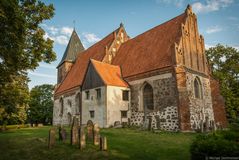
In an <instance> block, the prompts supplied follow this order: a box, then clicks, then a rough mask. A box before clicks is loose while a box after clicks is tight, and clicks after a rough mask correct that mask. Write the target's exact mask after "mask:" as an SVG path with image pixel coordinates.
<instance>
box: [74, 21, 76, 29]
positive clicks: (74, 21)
mask: <svg viewBox="0 0 239 160" xmlns="http://www.w3.org/2000/svg"><path fill="white" fill-rule="evenodd" d="M75 25H76V21H75V20H73V28H74V30H75Z"/></svg>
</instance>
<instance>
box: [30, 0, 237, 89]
mask: <svg viewBox="0 0 239 160" xmlns="http://www.w3.org/2000/svg"><path fill="white" fill-rule="evenodd" d="M43 2H44V3H45V4H47V5H48V4H53V5H54V7H55V15H54V17H53V18H52V19H51V20H47V21H44V22H43V23H42V24H41V27H42V28H43V29H44V30H45V32H46V34H45V38H51V39H52V40H54V51H55V52H56V54H57V60H56V61H54V62H52V63H51V64H46V63H40V65H39V67H37V68H36V69H35V70H34V71H28V75H29V78H30V80H31V81H30V82H29V88H30V89H31V88H33V87H34V86H36V85H41V84H56V82H57V70H56V66H57V65H58V63H59V62H60V60H61V58H62V55H63V53H64V51H65V49H66V46H67V43H68V41H69V38H70V35H71V33H72V30H73V28H75V30H76V32H77V34H78V35H79V37H80V39H81V41H82V43H83V45H84V47H85V48H88V47H90V46H91V45H93V44H94V43H96V42H98V41H99V40H101V39H102V38H104V37H105V36H106V35H108V34H109V33H111V32H112V31H113V30H115V29H116V28H118V27H119V25H120V23H123V24H124V27H125V29H126V32H127V34H128V35H129V36H130V37H131V38H133V37H135V36H137V35H139V34H141V33H143V32H145V31H147V30H149V29H151V28H153V27H155V26H157V25H159V24H162V23H163V22H165V21H168V20H170V19H172V18H174V17H176V16H178V15H180V14H181V13H183V12H184V10H185V9H186V7H187V5H188V4H190V5H191V6H192V8H193V12H194V13H196V15H197V20H198V27H199V32H200V34H202V35H203V36H204V40H205V47H206V48H209V47H213V46H215V45H216V44H218V43H220V44H223V45H227V46H231V47H235V48H237V49H239V34H238V33H239V0H200V1H199V0H84V1H83V0H43Z"/></svg>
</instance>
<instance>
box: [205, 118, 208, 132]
mask: <svg viewBox="0 0 239 160" xmlns="http://www.w3.org/2000/svg"><path fill="white" fill-rule="evenodd" d="M205 121H206V122H205V131H206V132H208V131H209V118H208V116H206V117H205Z"/></svg>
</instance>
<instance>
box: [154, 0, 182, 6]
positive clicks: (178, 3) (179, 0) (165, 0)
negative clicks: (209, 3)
mask: <svg viewBox="0 0 239 160" xmlns="http://www.w3.org/2000/svg"><path fill="white" fill-rule="evenodd" d="M184 1H185V0H156V3H158V4H160V3H166V4H173V5H175V6H176V7H182V6H183V5H184Z"/></svg>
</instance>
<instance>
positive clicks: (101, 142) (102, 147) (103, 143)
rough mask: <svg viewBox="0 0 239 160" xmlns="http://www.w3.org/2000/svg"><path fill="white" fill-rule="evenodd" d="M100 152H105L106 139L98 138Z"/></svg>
mask: <svg viewBox="0 0 239 160" xmlns="http://www.w3.org/2000/svg"><path fill="white" fill-rule="evenodd" d="M100 150H101V151H107V138H106V137H100Z"/></svg>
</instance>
